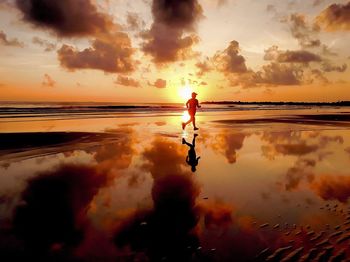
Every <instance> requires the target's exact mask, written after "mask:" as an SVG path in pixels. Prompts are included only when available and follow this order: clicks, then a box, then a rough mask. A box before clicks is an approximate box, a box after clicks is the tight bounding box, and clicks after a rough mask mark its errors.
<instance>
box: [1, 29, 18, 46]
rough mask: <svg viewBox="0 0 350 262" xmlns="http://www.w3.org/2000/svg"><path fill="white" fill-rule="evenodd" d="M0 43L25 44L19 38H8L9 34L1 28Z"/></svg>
mask: <svg viewBox="0 0 350 262" xmlns="http://www.w3.org/2000/svg"><path fill="white" fill-rule="evenodd" d="M0 45H5V46H14V47H24V44H23V43H22V42H20V41H19V40H18V39H17V38H12V39H8V37H7V35H6V34H5V32H4V31H2V30H0Z"/></svg>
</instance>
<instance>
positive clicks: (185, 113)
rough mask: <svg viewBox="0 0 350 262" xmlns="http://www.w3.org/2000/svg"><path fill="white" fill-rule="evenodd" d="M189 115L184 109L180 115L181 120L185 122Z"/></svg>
mask: <svg viewBox="0 0 350 262" xmlns="http://www.w3.org/2000/svg"><path fill="white" fill-rule="evenodd" d="M190 118H191V117H190V115H189V114H188V111H187V110H186V111H184V112H183V114H182V117H181V120H182V122H187V121H188V120H190Z"/></svg>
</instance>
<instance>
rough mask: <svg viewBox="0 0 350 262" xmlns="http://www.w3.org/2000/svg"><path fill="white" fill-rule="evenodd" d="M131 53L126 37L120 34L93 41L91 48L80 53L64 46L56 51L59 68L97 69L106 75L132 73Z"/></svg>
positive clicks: (128, 40) (132, 51)
mask: <svg viewBox="0 0 350 262" xmlns="http://www.w3.org/2000/svg"><path fill="white" fill-rule="evenodd" d="M133 53H134V50H133V49H132V47H131V42H130V39H129V37H128V35H127V34H125V33H122V32H117V33H115V34H114V35H113V36H110V37H108V38H106V39H95V40H94V41H93V43H92V47H89V48H86V49H84V50H82V51H79V50H77V49H76V48H74V47H72V46H69V45H66V44H64V45H63V46H62V47H61V48H60V49H59V50H58V51H57V54H58V59H59V61H60V63H61V66H62V67H64V68H67V69H68V70H71V71H74V70H76V69H97V70H102V71H104V72H107V73H126V72H131V71H133V70H134V61H133V59H132V54H133Z"/></svg>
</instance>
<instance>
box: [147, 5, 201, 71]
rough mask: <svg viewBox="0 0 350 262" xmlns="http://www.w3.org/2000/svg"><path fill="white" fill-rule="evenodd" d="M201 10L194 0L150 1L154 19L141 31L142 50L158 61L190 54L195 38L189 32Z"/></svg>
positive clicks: (175, 59) (191, 30)
mask: <svg viewBox="0 0 350 262" xmlns="http://www.w3.org/2000/svg"><path fill="white" fill-rule="evenodd" d="M202 12H203V11H202V7H201V6H200V4H199V3H198V1H197V0H180V1H178V0H153V3H152V14H153V20H154V21H153V24H152V26H151V29H150V30H148V31H146V32H143V33H142V34H141V37H142V38H143V39H144V43H143V44H142V50H143V51H144V52H145V53H146V54H149V55H151V56H152V57H153V60H154V62H156V63H160V64H161V63H168V62H174V61H177V60H184V59H187V58H190V57H192V56H194V55H195V54H194V53H193V51H192V49H191V47H192V45H194V44H196V43H197V42H198V41H199V38H198V36H196V35H195V34H193V31H194V29H195V26H196V23H197V21H198V20H199V19H200V18H201V17H202V16H203V15H202ZM185 33H191V34H190V35H188V34H185Z"/></svg>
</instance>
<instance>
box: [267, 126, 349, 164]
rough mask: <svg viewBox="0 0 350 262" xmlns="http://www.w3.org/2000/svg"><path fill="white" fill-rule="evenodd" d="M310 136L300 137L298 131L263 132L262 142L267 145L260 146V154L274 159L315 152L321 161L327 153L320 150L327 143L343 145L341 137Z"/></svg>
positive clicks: (316, 134)
mask: <svg viewBox="0 0 350 262" xmlns="http://www.w3.org/2000/svg"><path fill="white" fill-rule="evenodd" d="M310 135H311V137H302V135H301V132H299V131H283V132H264V133H263V135H262V140H263V141H266V142H268V144H267V145H263V146H262V148H261V149H262V153H263V155H264V156H265V157H267V158H269V159H274V158H275V157H276V156H277V155H295V156H303V155H307V154H311V153H316V152H317V154H318V157H319V159H323V157H324V156H326V155H327V152H323V151H321V150H322V149H324V148H325V147H327V146H328V145H329V143H338V144H342V143H343V137H341V136H325V135H322V136H321V135H320V134H318V133H315V134H311V133H310ZM312 140H314V141H312ZM311 141H312V142H311Z"/></svg>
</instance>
